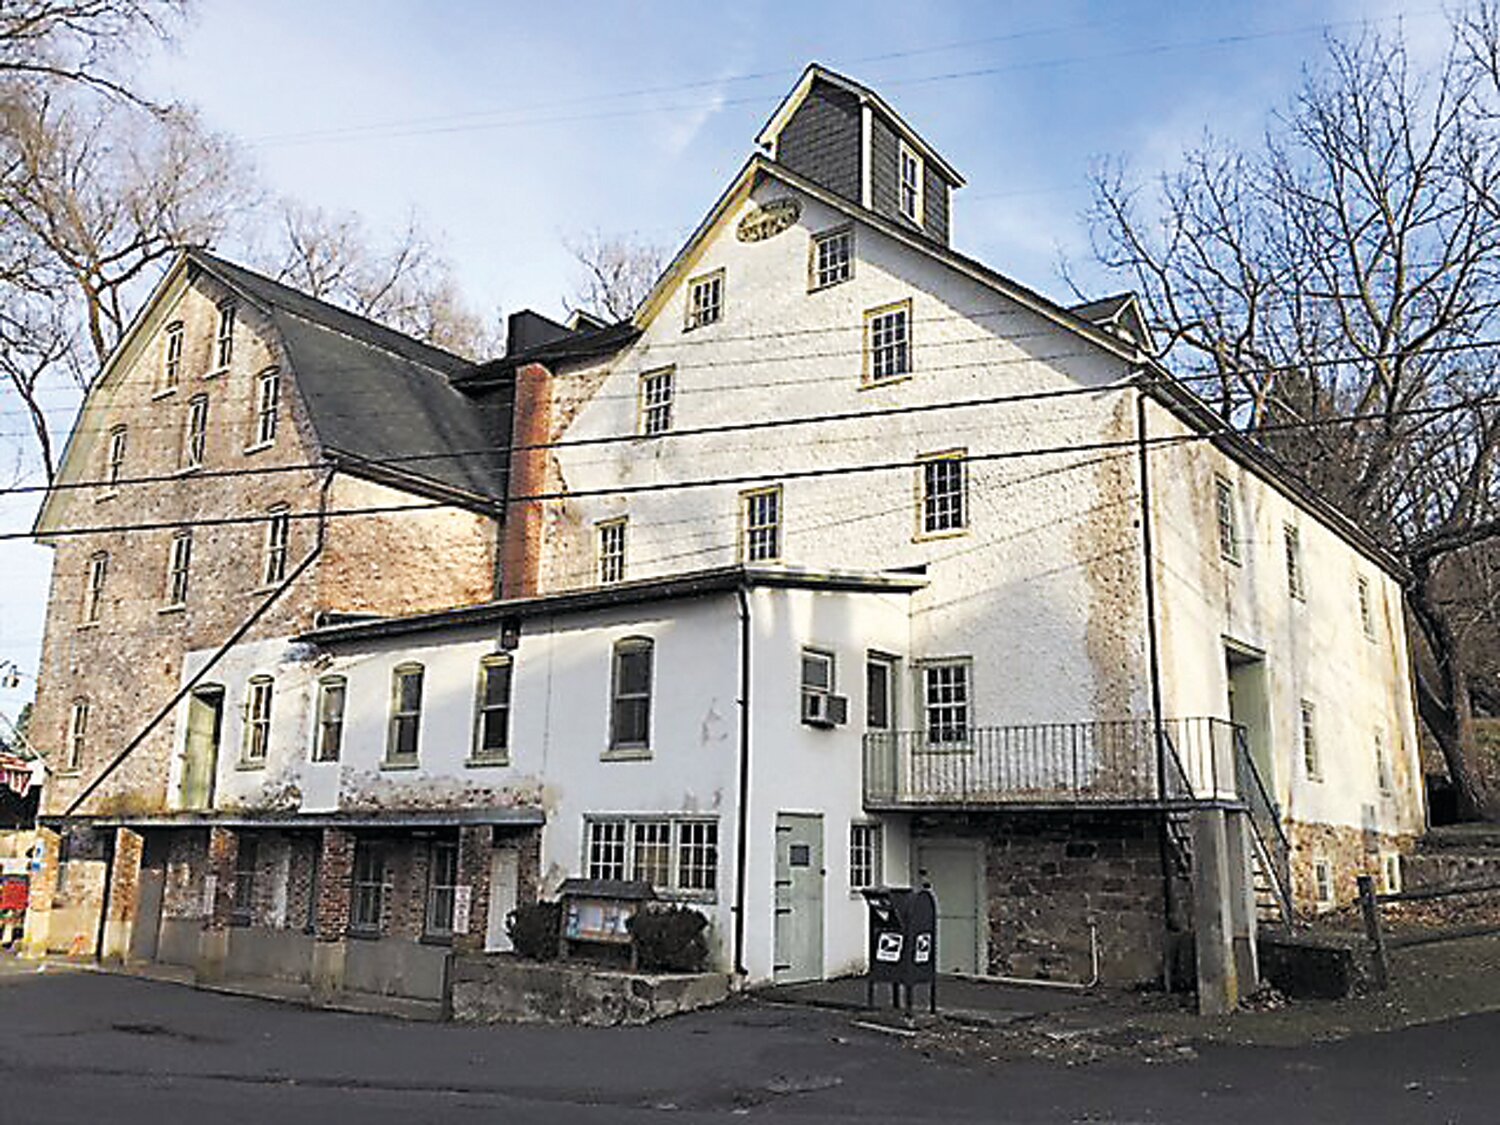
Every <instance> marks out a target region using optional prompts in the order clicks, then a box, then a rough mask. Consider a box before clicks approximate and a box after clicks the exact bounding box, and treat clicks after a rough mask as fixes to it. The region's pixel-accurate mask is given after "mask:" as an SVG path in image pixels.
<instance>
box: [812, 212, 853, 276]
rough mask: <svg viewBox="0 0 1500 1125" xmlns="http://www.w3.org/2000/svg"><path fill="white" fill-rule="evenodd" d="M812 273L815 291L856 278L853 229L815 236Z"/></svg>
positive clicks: (847, 228)
mask: <svg viewBox="0 0 1500 1125" xmlns="http://www.w3.org/2000/svg"><path fill="white" fill-rule="evenodd" d="M810 272H811V274H812V276H811V278H810V279H809V284H810V287H811V288H813V289H826V288H828V286H830V285H837V284H838V283H839V282H841V281H848V280H849V279H850V278H851V277H853V276H854V228H853V227H840V228H839V229H838V230H831V231H829V232H828V233H826V234H818V235H814V236H813V241H812V269H811V271H810Z"/></svg>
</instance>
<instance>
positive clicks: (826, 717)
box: [802, 691, 849, 727]
mask: <svg viewBox="0 0 1500 1125" xmlns="http://www.w3.org/2000/svg"><path fill="white" fill-rule="evenodd" d="M802 721H803V722H804V723H806V724H807V725H808V726H811V727H839V726H843V725H844V724H845V723H847V722H848V721H849V700H848V699H847V698H845V697H844V696H842V695H830V694H829V693H828V692H826V691H804V692H803V693H802Z"/></svg>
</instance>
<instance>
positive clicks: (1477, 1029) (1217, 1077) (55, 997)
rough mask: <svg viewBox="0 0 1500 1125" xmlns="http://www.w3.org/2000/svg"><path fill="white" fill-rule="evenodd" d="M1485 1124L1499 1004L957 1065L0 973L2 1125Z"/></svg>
mask: <svg viewBox="0 0 1500 1125" xmlns="http://www.w3.org/2000/svg"><path fill="white" fill-rule="evenodd" d="M773 1116H774V1117H786V1118H795V1119H799V1120H805V1121H845V1120H859V1121H861V1122H865V1123H875V1122H884V1121H891V1122H895V1121H901V1122H912V1121H928V1120H931V1121H994V1122H1049V1123H1051V1122H1069V1123H1073V1122H1090V1123H1092V1125H1101V1123H1106V1122H1113V1123H1125V1122H1153V1123H1161V1122H1165V1123H1178V1122H1180V1123H1183V1125H1187V1123H1194V1125H1196V1123H1199V1122H1215V1123H1217V1122H1223V1123H1226V1125H1235V1123H1239V1122H1244V1123H1246V1125H1249V1123H1252V1122H1253V1123H1254V1125H1268V1123H1270V1125H1284V1123H1289V1122H1302V1121H1307V1122H1320V1123H1323V1122H1358V1123H1360V1125H1382V1123H1386V1122H1390V1123H1393V1125H1394V1123H1397V1122H1400V1123H1402V1125H1412V1123H1421V1122H1445V1123H1446V1122H1452V1123H1473V1125H1490V1123H1492V1122H1495V1121H1496V1120H1497V1119H1500V1015H1486V1016H1471V1017H1467V1018H1464V1019H1460V1020H1455V1021H1452V1022H1450V1023H1446V1024H1440V1025H1432V1026H1428V1027H1424V1028H1417V1029H1412V1030H1407V1031H1401V1032H1392V1033H1389V1034H1385V1035H1380V1036H1369V1037H1365V1038H1361V1039H1352V1040H1345V1041H1343V1042H1339V1043H1331V1044H1322V1045H1318V1046H1314V1047H1304V1048H1297V1049H1269V1048H1249V1047H1207V1048H1204V1049H1202V1051H1201V1052H1200V1053H1199V1055H1198V1056H1197V1057H1196V1058H1194V1059H1191V1060H1188V1061H1183V1062H1174V1063H1168V1064H1162V1063H1157V1064H1150V1063H1146V1062H1141V1061H1137V1060H1126V1059H1116V1060H1111V1061H1108V1062H1103V1063H1097V1064H1094V1065H1090V1066H1082V1067H1071V1068H1070V1067H1065V1066H1061V1065H1058V1064H1056V1063H1043V1062H1033V1061H1027V1062H1022V1063H1005V1064H987V1065H984V1066H980V1067H965V1066H960V1065H957V1064H954V1063H953V1062H951V1061H946V1060H943V1059H933V1058H927V1057H924V1055H923V1054H922V1053H921V1052H919V1051H917V1050H915V1049H913V1048H912V1046H911V1045H910V1043H909V1042H907V1041H904V1040H901V1039H896V1038H892V1037H890V1036H887V1035H883V1034H879V1033H876V1032H870V1031H864V1030H861V1029H859V1028H857V1027H853V1026H851V1022H850V1017H849V1016H848V1015H847V1014H840V1013H837V1012H827V1011H818V1010H812V1009H804V1008H792V1007H781V1006H771V1005H766V1004H760V1003H756V1002H753V1001H747V1002H740V1003H735V1004H732V1005H729V1006H726V1007H723V1008H720V1009H717V1010H715V1011H710V1012H703V1013H697V1014H695V1015H691V1016H686V1017H681V1018H679V1019H676V1020H672V1021H668V1022H665V1023H660V1024H656V1025H653V1026H651V1027H646V1028H632V1029H619V1030H596V1029H581V1028H537V1027H466V1026H454V1025H441V1024H416V1023H403V1022H400V1021H396V1020H392V1019H385V1018H380V1017H372V1016H356V1015H346V1014H340V1013H328V1012H314V1011H307V1010H304V1009H301V1008H296V1007H291V1006H286V1005H279V1004H274V1003H269V1002H264V1001H257V1000H250V999H243V998H239V997H230V996H222V995H216V994H212V993H203V992H196V991H194V990H192V989H189V988H186V987H182V986H178V985H172V984H163V983H155V982H149V981H143V980H137V979H131V978H124V977H117V976H108V975H102V974H93V973H76V972H64V973H50V972H49V973H44V974H20V973H14V972H13V973H8V974H5V975H0V1123H9V1122H24V1123H28V1125H32V1123H37V1122H62V1123H70V1125H71V1123H73V1122H88V1121H101V1122H110V1123H111V1125H116V1123H118V1125H136V1123H149V1125H164V1123H172V1125H175V1123H177V1122H194V1121H201V1122H203V1123H204V1125H210V1123H213V1125H219V1123H223V1125H236V1123H239V1122H245V1123H247V1125H248V1123H254V1125H298V1123H302V1122H317V1123H319V1125H331V1123H334V1122H343V1121H350V1122H358V1123H359V1125H383V1123H385V1122H391V1123H397V1122H399V1123H400V1125H425V1123H427V1122H450V1121H452V1122H476V1123H477V1122H493V1121H503V1122H506V1123H507V1125H509V1123H512V1122H516V1123H525V1122H632V1121H648V1120H649V1121H656V1122H662V1123H664V1125H670V1123H671V1122H674V1121H707V1120H720V1119H726V1118H727V1119H731V1120H738V1119H740V1118H741V1117H750V1118H756V1117H773Z"/></svg>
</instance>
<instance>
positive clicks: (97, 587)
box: [83, 551, 109, 622]
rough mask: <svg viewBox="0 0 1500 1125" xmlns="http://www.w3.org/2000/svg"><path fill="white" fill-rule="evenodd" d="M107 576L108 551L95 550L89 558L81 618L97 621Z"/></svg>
mask: <svg viewBox="0 0 1500 1125" xmlns="http://www.w3.org/2000/svg"><path fill="white" fill-rule="evenodd" d="M108 577H109V552H108V551H97V552H95V554H94V555H93V556H92V557H91V558H90V559H89V586H88V591H87V592H86V593H85V594H84V598H83V619H84V621H86V622H89V621H98V620H99V614H100V611H101V610H102V609H103V608H104V582H105V579H106V578H108Z"/></svg>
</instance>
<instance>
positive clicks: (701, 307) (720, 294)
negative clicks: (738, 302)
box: [687, 270, 724, 328]
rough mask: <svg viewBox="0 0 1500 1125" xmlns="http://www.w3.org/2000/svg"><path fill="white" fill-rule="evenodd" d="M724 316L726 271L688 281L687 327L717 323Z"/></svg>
mask: <svg viewBox="0 0 1500 1125" xmlns="http://www.w3.org/2000/svg"><path fill="white" fill-rule="evenodd" d="M723 316H724V271H723V270H719V271H718V272H717V273H711V274H709V275H707V276H706V277H695V278H694V279H693V280H692V281H690V282H688V303H687V327H689V328H702V327H703V326H704V325H706V324H717V323H718V322H719V320H720V319H721V318H722V317H723Z"/></svg>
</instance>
